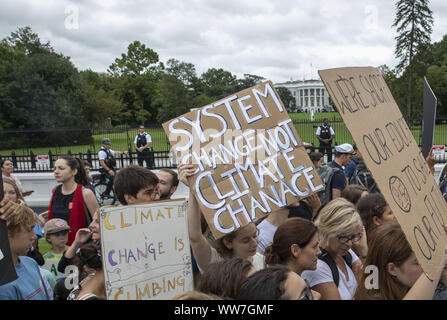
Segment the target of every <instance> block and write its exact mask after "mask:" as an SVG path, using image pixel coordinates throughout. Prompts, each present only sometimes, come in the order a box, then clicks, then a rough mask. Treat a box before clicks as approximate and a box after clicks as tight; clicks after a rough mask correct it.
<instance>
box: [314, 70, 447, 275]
mask: <svg viewBox="0 0 447 320" xmlns="http://www.w3.org/2000/svg"><path fill="white" fill-rule="evenodd" d="M319 74H320V76H321V79H322V80H323V82H324V85H325V86H326V89H327V90H328V92H329V94H330V96H331V99H332V101H334V103H335V105H336V107H337V109H338V111H339V113H340V115H341V116H342V118H343V121H344V122H345V124H346V126H347V128H348V129H349V131H350V133H351V135H352V137H353V139H354V141H355V142H356V144H357V146H358V149H359V150H360V152H361V154H362V156H363V158H364V161H365V163H366V165H367V166H368V169H369V170H370V171H371V173H372V175H373V177H374V179H375V180H376V182H377V185H378V186H379V189H380V191H381V192H382V194H383V195H384V197H385V199H386V201H387V203H388V204H389V206H390V207H391V209H392V210H393V213H394V214H395V215H396V217H397V220H398V222H399V224H400V225H401V226H402V229H403V230H404V232H405V235H406V237H407V240H408V242H409V243H410V245H411V247H412V249H413V251H414V252H415V254H416V257H417V258H418V260H419V263H420V264H421V265H422V267H423V269H424V271H425V272H426V273H427V275H428V276H429V277H430V278H432V277H433V275H434V273H435V272H436V269H437V267H438V266H439V264H440V261H441V259H442V256H443V255H444V247H445V244H446V243H447V238H446V234H445V232H444V228H443V226H444V225H445V223H446V222H447V205H446V203H445V201H444V199H443V197H442V196H441V193H440V191H439V188H438V187H437V185H436V182H435V180H434V178H433V176H432V175H431V174H430V172H429V169H428V167H427V164H426V162H425V159H424V157H423V156H422V153H421V152H420V150H419V147H418V145H417V144H416V141H415V140H414V138H413V135H412V133H411V131H410V129H409V128H408V126H407V124H406V122H405V119H404V118H403V117H402V114H401V112H400V110H399V107H398V106H397V104H396V102H395V101H394V99H393V96H392V95H391V92H390V90H389V89H388V86H387V85H386V83H385V81H384V79H383V77H382V75H381V73H380V71H379V70H378V69H376V68H370V67H365V68H340V69H330V70H322V71H319Z"/></svg>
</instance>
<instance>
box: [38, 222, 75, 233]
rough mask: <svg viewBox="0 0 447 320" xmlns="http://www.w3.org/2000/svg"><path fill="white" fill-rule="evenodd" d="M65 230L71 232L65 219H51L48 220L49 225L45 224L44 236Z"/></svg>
mask: <svg viewBox="0 0 447 320" xmlns="http://www.w3.org/2000/svg"><path fill="white" fill-rule="evenodd" d="M64 230H71V228H70V226H69V225H68V223H67V221H65V220H64V219H57V218H55V219H51V220H48V221H47V223H45V225H44V226H43V234H44V236H45V235H47V234H52V233H56V232H59V231H64Z"/></svg>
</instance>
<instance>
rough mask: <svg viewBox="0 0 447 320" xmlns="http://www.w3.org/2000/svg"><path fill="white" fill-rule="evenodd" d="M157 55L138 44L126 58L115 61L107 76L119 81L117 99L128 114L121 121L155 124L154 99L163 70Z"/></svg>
mask: <svg viewBox="0 0 447 320" xmlns="http://www.w3.org/2000/svg"><path fill="white" fill-rule="evenodd" d="M157 63H158V54H157V53H156V52H155V51H153V50H152V49H150V48H147V47H146V45H144V44H142V43H140V42H139V41H134V42H132V43H131V44H129V46H128V48H127V53H126V54H124V53H123V54H121V58H116V59H115V62H114V63H112V64H111V65H110V66H109V70H108V71H109V73H110V74H111V75H113V76H115V77H118V78H119V79H120V81H119V87H118V92H119V98H120V100H121V101H122V102H123V103H124V104H125V106H126V110H127V111H128V113H127V115H128V116H127V117H124V118H123V120H124V121H126V122H129V123H131V124H137V123H144V122H155V121H156V116H157V110H156V108H154V106H155V103H153V98H154V96H155V94H156V92H155V90H156V84H157V83H158V81H160V79H161V77H162V74H163V69H164V66H163V64H162V63H158V64H157Z"/></svg>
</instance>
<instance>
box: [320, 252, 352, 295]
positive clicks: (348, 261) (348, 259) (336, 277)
mask: <svg viewBox="0 0 447 320" xmlns="http://www.w3.org/2000/svg"><path fill="white" fill-rule="evenodd" d="M320 250H321V254H320V255H319V256H318V259H320V260H322V261H324V262H326V263H327V265H328V266H329V268H330V269H331V272H332V279H334V283H335V285H336V286H337V288H338V284H339V283H340V274H339V272H338V268H337V264H336V263H335V261H334V259H333V258H332V257H331V255H330V254H329V252H327V251H326V250H325V249H323V248H321V247H320ZM343 259H344V260H345V262H346V264H347V265H348V266H349V268H352V255H351V254H350V253H349V252H348V253H347V254H346V255H345V256H343Z"/></svg>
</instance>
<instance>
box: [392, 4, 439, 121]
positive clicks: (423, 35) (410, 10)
mask: <svg viewBox="0 0 447 320" xmlns="http://www.w3.org/2000/svg"><path fill="white" fill-rule="evenodd" d="M429 2H430V1H429V0H398V1H397V3H396V18H395V20H394V23H393V27H396V28H397V29H396V30H397V33H398V36H397V37H396V49H395V55H396V58H397V59H399V63H398V65H397V67H396V70H397V71H398V72H399V73H400V72H401V71H403V70H404V69H406V72H408V76H407V81H408V90H407V103H406V105H407V117H411V116H412V100H413V99H414V96H413V90H412V88H413V85H414V82H415V79H414V75H413V73H414V66H413V58H414V56H415V55H416V53H417V52H418V50H419V49H420V48H421V47H422V46H423V45H425V44H427V43H430V35H431V33H432V26H433V12H432V11H431V9H430V8H429Z"/></svg>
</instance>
